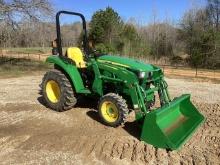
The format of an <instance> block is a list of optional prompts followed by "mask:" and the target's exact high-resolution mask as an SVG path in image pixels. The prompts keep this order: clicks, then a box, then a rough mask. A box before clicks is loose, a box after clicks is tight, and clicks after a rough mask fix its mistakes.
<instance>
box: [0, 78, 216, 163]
mask: <svg viewBox="0 0 220 165" xmlns="http://www.w3.org/2000/svg"><path fill="white" fill-rule="evenodd" d="M41 78H42V75H40V76H25V77H20V78H7V79H0V162H1V163H0V164H79V165H80V164H171V165H172V164H220V129H219V128H220V119H219V118H220V84H211V83H208V82H192V81H187V80H181V79H167V82H168V84H169V90H170V93H171V95H172V96H173V97H176V96H179V95H181V94H183V93H191V94H192V101H193V103H194V104H195V105H196V106H197V108H198V109H199V110H200V111H201V112H202V113H203V114H204V115H205V117H206V118H207V120H206V122H205V123H204V124H203V125H202V126H201V127H200V128H199V129H198V130H197V132H196V133H195V134H194V135H193V136H192V138H191V139H190V140H189V141H188V142H187V143H186V144H185V145H184V146H183V147H182V148H181V149H180V150H179V151H167V150H164V149H156V148H154V147H153V146H151V145H149V144H144V143H143V142H141V141H139V140H138V137H139V134H140V130H139V129H138V127H137V125H135V124H134V123H132V115H131V121H130V122H128V123H126V124H125V126H124V127H118V128H110V127H107V126H105V125H103V124H101V123H100V119H99V117H98V114H97V112H96V108H95V107H96V105H95V104H96V103H94V101H92V100H89V99H87V100H86V102H87V104H81V105H80V104H79V105H78V106H77V107H76V108H73V109H72V110H69V111H66V112H62V113H58V112H54V111H52V110H50V109H47V108H45V106H44V105H42V100H41V98H40V95H39V94H38V91H39V83H40V81H41Z"/></svg>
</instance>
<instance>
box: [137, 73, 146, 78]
mask: <svg viewBox="0 0 220 165" xmlns="http://www.w3.org/2000/svg"><path fill="white" fill-rule="evenodd" d="M145 76H146V72H139V75H138V77H139V78H141V79H143V78H144V77H145Z"/></svg>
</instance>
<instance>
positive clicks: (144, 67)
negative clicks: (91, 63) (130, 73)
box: [97, 55, 160, 71]
mask: <svg viewBox="0 0 220 165" xmlns="http://www.w3.org/2000/svg"><path fill="white" fill-rule="evenodd" d="M97 61H98V62H101V63H102V62H103V63H108V64H112V65H117V66H121V67H126V68H131V69H134V70H138V71H156V70H157V71H158V70H160V68H158V67H156V66H154V65H151V64H145V63H143V62H140V61H137V60H135V59H131V58H126V57H120V56H111V55H103V56H101V57H98V58H97Z"/></svg>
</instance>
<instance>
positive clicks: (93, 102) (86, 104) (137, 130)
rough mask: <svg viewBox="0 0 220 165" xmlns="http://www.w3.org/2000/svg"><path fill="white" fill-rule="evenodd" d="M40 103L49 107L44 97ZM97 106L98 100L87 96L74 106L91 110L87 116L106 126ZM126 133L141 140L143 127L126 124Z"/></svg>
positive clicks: (131, 123)
mask: <svg viewBox="0 0 220 165" xmlns="http://www.w3.org/2000/svg"><path fill="white" fill-rule="evenodd" d="M39 94H40V95H41V94H42V93H41V91H39ZM37 100H38V102H39V103H40V104H41V105H43V106H45V107H47V108H48V106H47V104H46V102H45V100H44V98H43V97H42V95H41V96H40V97H38V98H37ZM97 104H98V99H94V98H90V97H86V96H79V97H78V98H77V103H76V105H75V106H74V107H75V108H89V109H91V110H90V111H88V112H87V113H86V114H87V115H88V116H89V117H90V118H91V119H93V120H95V121H97V122H98V123H100V124H104V123H103V122H102V120H101V118H100V117H99V114H98V111H97ZM122 128H123V129H124V130H125V131H127V132H128V133H129V134H130V135H131V136H133V137H135V138H137V139H140V135H141V127H140V124H139V123H138V122H136V121H133V122H126V123H125V124H124V126H123V127H122Z"/></svg>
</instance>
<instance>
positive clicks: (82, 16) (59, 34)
mask: <svg viewBox="0 0 220 165" xmlns="http://www.w3.org/2000/svg"><path fill="white" fill-rule="evenodd" d="M61 14H66V15H75V16H79V17H80V18H81V19H82V25H83V49H84V52H85V55H86V57H87V56H88V54H89V52H88V51H89V49H88V38H87V30H86V19H85V17H84V15H82V14H81V13H76V12H70V11H59V12H57V14H56V31H57V48H58V53H59V56H63V51H62V39H61V32H60V15H61Z"/></svg>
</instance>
